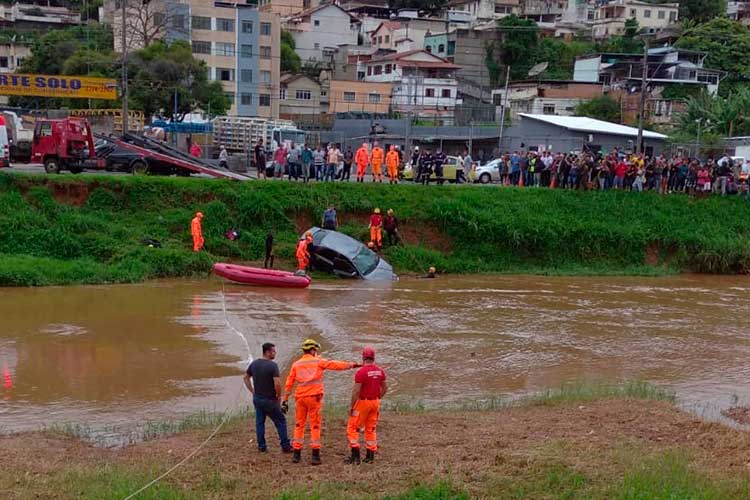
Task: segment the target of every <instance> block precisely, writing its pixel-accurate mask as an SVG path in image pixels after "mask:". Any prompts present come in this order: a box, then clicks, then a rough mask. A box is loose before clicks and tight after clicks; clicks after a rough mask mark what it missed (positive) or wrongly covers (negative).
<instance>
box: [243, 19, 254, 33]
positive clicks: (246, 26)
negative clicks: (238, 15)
mask: <svg viewBox="0 0 750 500" xmlns="http://www.w3.org/2000/svg"><path fill="white" fill-rule="evenodd" d="M242 32H243V33H247V34H251V33H252V32H253V22H252V21H242Z"/></svg>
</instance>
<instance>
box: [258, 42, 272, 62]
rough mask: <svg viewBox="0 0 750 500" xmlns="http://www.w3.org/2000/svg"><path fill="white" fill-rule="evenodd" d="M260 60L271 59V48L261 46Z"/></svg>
mask: <svg viewBox="0 0 750 500" xmlns="http://www.w3.org/2000/svg"><path fill="white" fill-rule="evenodd" d="M260 58H261V59H271V47H269V46H268V45H261V46H260Z"/></svg>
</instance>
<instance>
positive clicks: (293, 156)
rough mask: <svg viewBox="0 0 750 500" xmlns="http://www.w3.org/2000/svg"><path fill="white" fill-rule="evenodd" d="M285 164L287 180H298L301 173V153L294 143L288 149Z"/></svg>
mask: <svg viewBox="0 0 750 500" xmlns="http://www.w3.org/2000/svg"><path fill="white" fill-rule="evenodd" d="M287 164H288V165H289V180H290V181H291V180H292V179H294V180H295V181H296V180H299V178H300V174H301V173H302V151H300V149H299V146H298V145H296V144H294V143H292V144H291V145H290V147H289V155H288V157H287Z"/></svg>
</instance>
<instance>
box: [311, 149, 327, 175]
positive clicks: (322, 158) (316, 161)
mask: <svg viewBox="0 0 750 500" xmlns="http://www.w3.org/2000/svg"><path fill="white" fill-rule="evenodd" d="M312 156H313V169H314V170H315V180H316V181H322V180H323V174H324V172H323V170H324V169H325V164H326V154H325V151H323V146H321V145H320V144H318V149H316V150H315V151H313V154H312ZM311 177H312V176H311Z"/></svg>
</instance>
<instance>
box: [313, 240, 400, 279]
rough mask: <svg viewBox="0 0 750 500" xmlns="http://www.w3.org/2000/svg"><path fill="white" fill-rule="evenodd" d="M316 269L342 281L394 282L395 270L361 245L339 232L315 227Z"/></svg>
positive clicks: (314, 258)
mask: <svg viewBox="0 0 750 500" xmlns="http://www.w3.org/2000/svg"><path fill="white" fill-rule="evenodd" d="M310 231H311V232H312V235H313V251H312V255H311V257H312V258H311V261H312V265H313V267H314V268H315V269H317V270H319V271H325V272H329V273H333V274H335V275H336V276H340V277H342V278H360V279H365V280H377V281H391V280H393V279H395V278H396V275H395V274H393V267H391V265H390V264H389V263H387V262H386V261H384V260H383V259H381V258H380V256H378V254H376V253H375V252H373V251H372V250H370V249H369V248H367V247H366V246H365V245H363V244H362V243H361V242H359V241H357V240H355V239H354V238H352V237H350V236H347V235H345V234H343V233H339V232H338V231H330V230H328V229H321V228H319V227H313V228H311V229H310Z"/></svg>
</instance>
